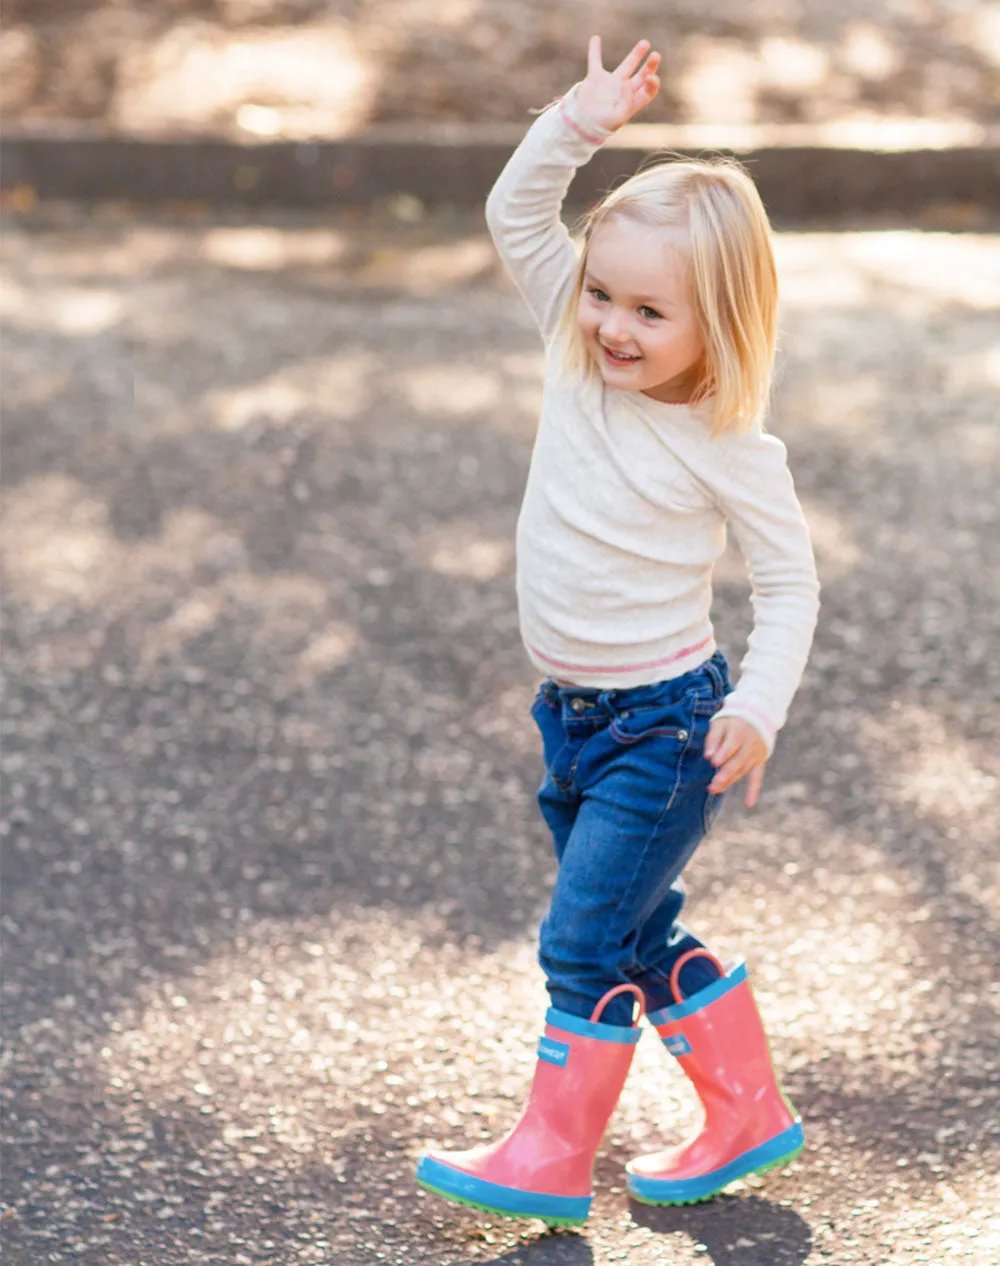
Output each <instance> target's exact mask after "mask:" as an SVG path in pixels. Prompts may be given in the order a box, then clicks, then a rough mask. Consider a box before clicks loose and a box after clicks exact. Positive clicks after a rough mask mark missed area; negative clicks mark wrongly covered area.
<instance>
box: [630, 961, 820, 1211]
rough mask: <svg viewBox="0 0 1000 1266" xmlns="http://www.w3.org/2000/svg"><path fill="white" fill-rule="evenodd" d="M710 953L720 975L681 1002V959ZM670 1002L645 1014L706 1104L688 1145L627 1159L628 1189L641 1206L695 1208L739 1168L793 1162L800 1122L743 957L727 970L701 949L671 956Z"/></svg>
mask: <svg viewBox="0 0 1000 1266" xmlns="http://www.w3.org/2000/svg"><path fill="white" fill-rule="evenodd" d="M696 955H703V956H706V957H708V958H711V959H712V961H713V962H715V963H716V966H717V967H718V968H719V971H720V972H721V973H722V975H721V979H719V980H717V981H715V982H714V983H713V984H711V985H708V986H706V987H705V988H704V989H700V990H699V991H698V993H696V994H693V995H692V996H691V997H690V998H688V999H687V1000H684V999H683V997H682V995H681V993H680V992H679V990H678V986H677V977H678V975H679V973H680V969H681V967H683V965H684V963H686V962H687V960H688V959H689V958H693V957H695V956H696ZM670 987H671V990H672V992H673V995H674V997H675V998H677V999H678V1002H677V1005H676V1006H672V1007H664V1008H663V1010H662V1011H654V1012H653V1013H652V1014H651V1015H650V1017H649V1019H650V1021H651V1022H652V1023H653V1024H654V1025H655V1026H656V1031H657V1033H659V1035H660V1037H661V1038H662V1039H663V1044H664V1045H665V1046H666V1048H667V1050H668V1051H669V1052H670V1054H671V1055H674V1056H676V1057H677V1059H678V1060H679V1062H680V1065H681V1067H682V1068H683V1069H684V1072H685V1073H686V1074H687V1076H688V1078H689V1079H690V1081H691V1084H692V1085H693V1086H694V1088H695V1090H696V1091H697V1093H698V1097H699V1099H700V1100H701V1102H702V1106H703V1107H704V1109H705V1121H704V1125H703V1126H702V1128H701V1130H700V1131H699V1133H698V1134H697V1135H695V1136H694V1137H693V1138H692V1139H690V1140H689V1141H688V1142H686V1143H684V1144H682V1145H681V1146H680V1147H675V1148H672V1149H670V1150H668V1151H664V1152H657V1153H655V1154H654V1155H652V1156H640V1157H638V1158H637V1159H636V1160H633V1161H630V1162H629V1164H628V1166H627V1169H628V1175H629V1177H628V1190H629V1194H630V1195H631V1196H632V1197H633V1198H634V1199H636V1200H638V1201H640V1202H641V1203H643V1204H659V1205H662V1204H695V1203H696V1202H697V1201H699V1200H707V1199H709V1197H710V1196H714V1195H715V1193H716V1192H718V1191H721V1190H722V1188H723V1187H725V1186H727V1185H728V1184H729V1183H731V1182H734V1181H735V1180H736V1179H737V1178H743V1177H744V1176H745V1175H747V1174H753V1173H761V1172H763V1171H764V1170H765V1169H773V1168H775V1167H776V1166H778V1165H784V1164H786V1163H787V1162H788V1161H791V1160H794V1158H795V1157H796V1156H798V1154H799V1153H800V1152H801V1151H802V1148H803V1146H804V1136H803V1133H802V1123H801V1121H800V1120H799V1117H798V1116H797V1114H796V1113H795V1110H794V1109H793V1108H792V1106H791V1104H790V1103H789V1102H788V1100H787V1099H786V1098H785V1096H784V1095H783V1094H782V1092H781V1087H780V1086H779V1085H778V1082H777V1079H776V1077H775V1073H774V1067H773V1065H772V1063H771V1052H770V1049H769V1047H768V1044H767V1037H766V1036H765V1034H764V1029H763V1026H762V1024H761V1020H760V1015H759V1014H758V1012H757V1007H756V1004H755V1003H754V999H753V994H752V993H751V990H750V982H749V981H748V980H747V969H746V965H745V963H743V962H742V961H740V962H739V963H737V964H736V965H735V966H734V967H733V968H731V969H730V970H729V971H728V972H727V971H726V970H725V969H724V968H723V967H722V965H721V964H719V963H718V962H717V960H716V959H715V958H714V957H713V955H711V954H710V953H709V952H708V951H707V950H701V949H697V950H692V951H691V952H690V953H689V954H684V955H683V956H682V957H681V958H679V959H678V960H677V963H676V964H675V966H674V970H673V972H672V973H671V976H670Z"/></svg>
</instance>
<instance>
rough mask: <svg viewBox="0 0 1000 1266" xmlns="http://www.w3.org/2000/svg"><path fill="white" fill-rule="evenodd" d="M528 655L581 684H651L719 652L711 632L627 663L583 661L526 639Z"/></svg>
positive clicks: (544, 667)
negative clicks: (549, 651) (547, 651)
mask: <svg viewBox="0 0 1000 1266" xmlns="http://www.w3.org/2000/svg"><path fill="white" fill-rule="evenodd" d="M524 646H525V650H526V651H527V652H528V658H529V659H530V660H531V662H532V663H533V664H534V666H535V667H536V668H537V669H539V671H540V672H543V673H545V674H547V675H548V676H550V677H554V678H558V679H559V680H560V681H565V682H570V683H571V684H573V685H577V686H600V687H602V688H604V689H614V688H615V687H623V688H624V687H632V686H648V685H651V684H652V683H653V682H656V681H670V680H671V679H673V678H674V677H682V676H683V675H684V674H685V673H688V672H691V671H692V669H694V668H697V667H698V665H699V664H703V663H704V662H705V660H706V659H711V657H712V656H713V655H714V654H715V651H716V645H715V637H714V635H712V634H709V636H708V637H706V638H703V639H702V640H701V641H700V642H696V643H695V644H694V645H693V646H685V647H684V648H683V649H681V650H679V651H674V652H673V653H672V654H669V655H659V656H653V657H650V658H647V659H644V660H639V661H633V662H632V663H625V664H594V663H590V664H580V663H575V662H573V661H572V660H566V659H562V658H556V657H555V656H552V655H547V654H545V652H544V651H541V650H539V649H538V647H537V646H534V645H532V643H531V642H529V641H528V640H527V639H525V642H524Z"/></svg>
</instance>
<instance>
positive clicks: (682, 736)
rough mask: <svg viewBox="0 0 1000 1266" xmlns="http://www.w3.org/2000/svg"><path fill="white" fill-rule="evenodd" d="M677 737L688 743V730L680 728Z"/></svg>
mask: <svg viewBox="0 0 1000 1266" xmlns="http://www.w3.org/2000/svg"><path fill="white" fill-rule="evenodd" d="M677 737H678V738H679V739H680V741H681V742H682V743H686V742H687V741H688V737H689V735H688V732H687V730H678V731H677Z"/></svg>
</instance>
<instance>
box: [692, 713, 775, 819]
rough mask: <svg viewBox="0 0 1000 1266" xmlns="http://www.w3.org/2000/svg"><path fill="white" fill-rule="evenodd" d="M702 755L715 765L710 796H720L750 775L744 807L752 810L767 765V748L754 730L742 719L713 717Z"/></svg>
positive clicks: (758, 794)
mask: <svg viewBox="0 0 1000 1266" xmlns="http://www.w3.org/2000/svg"><path fill="white" fill-rule="evenodd" d="M705 755H706V756H707V757H708V759H709V760H710V761H711V762H712V764H713V765H714V766H715V777H714V778H713V779H712V781H711V783H710V785H709V788H708V789H709V791H710V792H712V794H713V795H720V794H721V793H722V792H723V791H725V790H726V789H727V788H728V787H731V786H732V785H733V783H734V782H739V780H740V779H741V778H742V777H743V776H744V775H745V774H749V775H750V776H749V778H748V779H747V798H746V805H747V808H748V809H752V808H753V807H754V805H755V804H756V803H757V800H758V797H759V796H760V788H761V784H762V783H763V781H764V768H765V766H766V765H767V747H766V746H765V744H764V740H763V739H762V738H761V736H760V734H758V732H757V730H756V729H755V728H754V727H753V726H752V725H751V724H750V722H749V721H744V720H743V719H742V717H716V718H715V720H714V721H713V722H712V724H711V725H710V726H709V729H708V738H707V739H706V740H705Z"/></svg>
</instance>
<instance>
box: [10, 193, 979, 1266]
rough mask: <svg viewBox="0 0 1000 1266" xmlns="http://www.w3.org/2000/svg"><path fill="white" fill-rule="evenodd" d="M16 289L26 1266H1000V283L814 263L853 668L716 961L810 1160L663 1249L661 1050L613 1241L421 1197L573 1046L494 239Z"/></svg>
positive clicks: (285, 225)
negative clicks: (541, 799) (519, 597)
mask: <svg viewBox="0 0 1000 1266" xmlns="http://www.w3.org/2000/svg"><path fill="white" fill-rule="evenodd" d="M6 256H7V263H6V279H5V282H4V289H3V302H4V306H5V308H6V312H7V320H8V330H9V332H8V334H7V336H6V338H5V342H4V361H5V363H4V371H5V372H4V387H5V393H6V399H5V408H4V422H5V453H4V456H5V474H6V481H7V485H8V487H7V491H6V498H5V506H4V536H3V539H4V548H5V551H6V565H5V566H6V579H5V598H6V603H7V615H6V623H5V640H6V655H5V660H6V668H7V673H8V675H9V687H8V700H7V705H6V742H5V746H4V758H3V759H4V764H5V770H6V777H7V792H6V797H5V805H6V811H7V826H6V835H7V838H6V841H5V843H6V847H7V876H6V890H5V900H4V915H3V926H4V931H5V938H6V944H7V954H8V962H7V969H6V991H7V992H6V1005H5V1023H6V1026H7V1029H8V1039H9V1045H8V1048H7V1051H8V1053H7V1065H6V1091H5V1093H6V1095H7V1104H6V1132H7V1139H8V1149H7V1158H6V1185H7V1191H6V1197H7V1201H8V1204H7V1206H6V1213H5V1214H4V1215H3V1221H2V1223H0V1229H2V1231H3V1233H4V1235H5V1238H6V1244H7V1247H6V1256H5V1261H6V1262H8V1263H9V1264H10V1266H29V1264H30V1266H42V1264H43V1263H49V1262H53V1263H62V1262H83V1263H87V1266H126V1264H127V1266H140V1264H142V1266H175V1264H177V1266H179V1264H181V1263H220V1264H223V1266H242V1264H243V1263H271V1264H272V1266H299V1264H300V1263H309V1264H317V1266H318V1264H319V1263H326V1264H330V1263H336V1266H370V1264H374V1263H379V1262H386V1263H394V1264H396V1266H459V1264H465V1263H467V1264H470V1266H471V1264H472V1263H480V1262H491V1263H496V1264H497V1266H515V1264H518V1266H556V1264H559V1266H606V1264H610V1263H614V1262H626V1263H630V1264H634V1266H652V1264H653V1263H670V1264H671V1266H688V1264H689V1263H699V1262H711V1263H714V1264H715V1266H804V1264H807V1263H808V1264H809V1266H813V1264H818V1263H835V1264H836V1266H853V1264H855V1263H858V1264H861V1263H864V1264H865V1266H890V1264H891V1266H895V1264H897V1263H899V1264H900V1266H910V1264H911V1263H913V1264H915V1263H935V1264H937V1263H944V1264H950V1263H951V1262H953V1261H954V1262H961V1263H967V1264H972V1263H975V1266H991V1264H993V1263H995V1262H996V1261H997V1259H998V1257H1000V1218H998V1215H997V1212H996V1210H997V1208H998V1186H997V1174H998V1170H1000V1080H998V1079H1000V1024H998V1010H1000V985H998V983H997V973H996V963H997V960H998V956H1000V919H998V915H997V911H998V910H1000V853H998V837H1000V811H998V801H1000V796H998V782H997V779H998V775H1000V703H998V700H1000V666H998V664H1000V661H998V657H997V654H996V612H997V608H998V603H1000V572H998V568H997V559H996V541H997V540H998V532H1000V525H998V521H997V513H998V512H997V492H996V490H997V486H998V475H1000V459H998V435H1000V432H998V428H997V420H998V396H1000V321H998V317H997V314H996V311H995V302H996V296H997V294H998V293H1000V239H998V238H996V237H990V236H985V235H984V236H971V235H970V236H956V237H950V236H946V235H932V234H927V235H920V234H916V233H906V232H899V233H888V234H882V235H880V234H874V233H873V234H868V233H863V232H859V233H840V234H830V235H822V234H810V235H796V234H786V235H783V236H782V238H781V240H780V242H779V256H780V265H781V271H782V274H783V277H784V282H785V296H786V304H785V317H784V328H785V334H784V369H783V374H782V379H781V383H780V387H779V392H778V403H777V408H776V412H775V417H774V423H773V429H774V430H775V431H776V432H777V433H778V434H779V435H781V436H782V437H783V438H784V439H785V440H786V441H787V443H788V445H789V449H790V452H791V458H792V462H793V466H794V469H795V471H796V474H797V479H798V485H799V488H800V492H801V495H802V499H803V502H804V505H805V507H806V510H807V513H808V516H809V519H810V521H811V523H812V526H813V529H814V532H815V540H816V547H817V552H818V557H819V564H820V569H821V573H822V579H823V582H824V603H823V612H822V620H821V626H820V630H819V635H818V640H817V644H816V648H815V653H814V655H813V658H812V662H811V665H810V668H809V670H808V674H807V677H806V680H805V682H804V684H803V687H802V690H801V693H800V695H799V696H798V698H797V701H796V704H795V708H794V714H793V717H792V720H791V722H790V724H789V726H788V728H787V729H786V731H785V732H784V734H783V735H782V738H781V741H780V743H779V747H778V750H777V753H776V755H775V757H774V759H773V761H772V764H771V768H770V769H769V773H768V779H767V782H766V786H765V795H764V798H763V800H762V803H761V805H760V806H759V808H758V809H757V810H755V811H752V812H751V811H748V810H746V809H745V808H744V807H743V806H742V805H741V804H740V803H738V802H736V801H733V800H731V802H730V804H729V806H728V807H727V810H726V813H725V814H724V815H723V818H722V820H721V822H720V825H719V827H718V829H717V832H716V834H715V835H714V837H713V839H712V841H711V843H709V844H707V845H706V847H705V848H704V850H703V852H702V853H701V854H700V855H699V856H698V858H697V859H696V861H695V863H694V864H693V866H692V867H691V870H690V889H691V892H692V900H691V906H690V913H691V920H692V922H693V924H694V925H695V926H696V927H697V928H698V929H700V930H701V931H702V932H704V933H706V934H708V935H710V936H711V938H712V940H713V942H714V943H715V945H716V946H717V947H718V948H719V950H720V951H721V952H722V953H723V954H724V955H731V954H735V953H738V952H745V953H746V954H747V956H748V958H749V959H750V962H751V967H752V970H753V973H754V979H755V981H756V984H757V989H758V994H759V998H760V1001H761V1004H762V1007H763V1010H764V1012H765V1014H766V1015H767V1017H768V1018H769V1020H770V1026H771V1030H772V1035H773V1045H774V1048H775V1051H776V1054H777V1057H778V1059H779V1061H780V1063H781V1066H782V1067H783V1068H784V1069H785V1070H786V1077H785V1084H786V1089H787V1090H788V1092H789V1094H790V1095H791V1097H792V1098H793V1100H794V1101H795V1103H796V1104H797V1106H798V1107H799V1109H800V1110H801V1112H802V1113H803V1116H804V1117H805V1119H806V1122H807V1127H808V1131H809V1136H810V1139H811V1143H812V1146H811V1148H810V1149H809V1150H808V1151H807V1153H806V1154H805V1155H804V1157H803V1158H802V1159H801V1160H800V1161H799V1162H798V1163H796V1164H795V1165H794V1166H793V1167H792V1169H791V1170H790V1171H788V1172H786V1173H784V1174H780V1175H773V1176H768V1177H767V1178H766V1179H765V1180H762V1181H755V1182H751V1183H747V1184H745V1185H744V1186H743V1187H742V1188H741V1189H737V1190H736V1191H735V1192H734V1193H733V1194H732V1195H731V1196H727V1197H726V1198H724V1199H721V1200H718V1201H716V1202H714V1203H712V1204H710V1205H707V1206H702V1207H695V1208H691V1209H681V1210H662V1211H648V1210H643V1209H641V1208H639V1207H632V1208H630V1207H629V1205H628V1202H627V1200H626V1198H625V1196H624V1194H623V1191H622V1167H623V1165H624V1163H625V1161H626V1160H627V1159H628V1158H629V1156H630V1155H632V1154H634V1153H635V1152H636V1150H638V1149H646V1148H648V1147H650V1146H652V1145H654V1144H658V1143H659V1142H660V1141H661V1140H665V1139H669V1138H671V1137H673V1136H674V1133H675V1131H676V1129H677V1128H678V1127H682V1126H684V1125H685V1124H687V1123H689V1122H690V1119H691V1115H692V1106H691V1103H690V1101H689V1099H688V1097H687V1094H686V1092H685V1090H684V1088H683V1086H682V1085H681V1084H680V1083H679V1081H678V1079H677V1076H676V1070H675V1069H672V1068H670V1067H668V1065H667V1061H666V1059H665V1057H664V1056H663V1055H662V1053H661V1051H660V1050H659V1049H657V1044H656V1043H655V1042H654V1041H653V1040H652V1039H650V1038H649V1037H647V1038H646V1039H644V1041H643V1042H642V1043H641V1044H640V1048H639V1055H638V1061H637V1066H636V1070H635V1073H634V1075H633V1076H632V1078H631V1080H630V1083H629V1085H628V1087H627V1091H626V1094H625V1098H624V1100H623V1102H622V1105H621V1107H620V1110H619V1111H618V1113H617V1115H616V1117H615V1118H614V1121H613V1123H612V1126H611V1128H610V1130H609V1133H608V1135H607V1138H606V1140H605V1146H604V1148H603V1151H602V1154H601V1156H600V1159H599V1163H598V1174H597V1176H598V1182H599V1193H598V1196H597V1200H596V1202H595V1214H594V1217H593V1219H592V1222H591V1224H590V1226H589V1227H588V1228H587V1230H586V1231H585V1232H583V1233H580V1234H577V1233H572V1232H560V1233H557V1234H543V1233H542V1230H541V1227H540V1225H539V1224H536V1223H526V1224H523V1225H519V1224H514V1223H504V1222H500V1221H495V1220H491V1219H488V1218H482V1219H480V1218H477V1217H476V1216H475V1215H474V1214H473V1213H471V1212H468V1211H463V1210H458V1209H454V1208H452V1207H451V1206H448V1205H446V1204H444V1203H441V1202H438V1201H436V1200H434V1199H432V1198H431V1197H429V1196H425V1195H424V1194H423V1193H419V1194H418V1193H417V1192H416V1191H415V1190H414V1187H413V1185H412V1182H411V1171H412V1166H413V1163H414V1159H415V1157H416V1154H417V1151H418V1149H419V1147H420V1145H421V1142H422V1141H423V1140H425V1139H432V1138H433V1139H438V1140H441V1141H454V1140H458V1139H468V1138H478V1137H481V1136H486V1135H487V1134H491V1133H495V1132H496V1131H497V1130H499V1129H501V1128H502V1127H503V1126H504V1125H505V1124H506V1123H508V1122H509V1121H510V1120H511V1119H512V1117H513V1116H514V1114H515V1112H516V1109H517V1105H518V1102H519V1100H520V1097H521V1094H522V1092H523V1089H524V1086H525V1083H526V1080H527V1078H528V1076H529V1074H530V1068H531V1062H532V1050H533V1047H534V1039H535V1035H536V1033H537V1028H538V1023H539V1019H540V1015H541V1010H542V1007H543V1005H544V997H543V991H542V988H541V983H540V980H539V977H538V974H537V971H536V970H535V967H534V951H533V938H534V933H535V928H536V925H537V921H538V918H539V916H540V913H541V912H542V910H543V908H544V904H545V900H546V893H547V891H548V888H549V885H550V883H551V881H552V873H553V871H552V864H551V861H550V858H549V852H548V845H547V842H546V840H545V837H544V834H543V831H542V828H541V826H540V823H539V821H538V819H537V818H536V814H535V809H534V806H533V802H532V793H533V788H534V785H535V783H536V781H537V778H538V758H537V754H536V750H535V741H534V736H533V735H532V733H531V732H530V729H529V726H528V724H526V720H525V718H526V712H527V708H528V705H529V702H530V699H531V693H532V689H533V678H532V673H531V670H530V669H529V667H528V666H527V664H526V662H525V660H524V659H523V657H522V653H521V650H520V648H519V645H518V640H517V630H516V621H515V613H514V607H513V595H512V577H511V539H512V532H513V526H514V519H515V515H516V511H517V505H518V499H519V493H520V490H521V487H522V484H523V481H524V477H525V472H526V467H527V462H528V456H529V447H530V442H531V435H532V427H533V420H534V417H535V412H536V407H537V402H538V389H539V381H540V373H541V362H540V358H539V353H538V348H537V345H536V340H535V337H534V334H533V332H532V330H531V329H530V328H529V325H528V321H527V318H526V316H525V313H524V311H523V310H522V307H521V304H520V301H519V299H518V298H517V296H516V295H515V294H514V292H513V291H512V289H511V288H510V286H509V285H507V284H506V282H503V281H501V280H500V279H498V277H497V275H496V272H495V268H494V264H493V256H492V253H491V251H490V248H489V245H488V243H487V242H486V241H485V240H484V238H483V236H482V233H481V225H480V223H479V222H478V221H477V220H466V219H459V218H450V219H449V218H442V219H440V220H436V221H434V222H432V223H429V224H422V225H417V226H415V227H412V228H408V229H404V228H401V227H396V228H393V229H391V230H387V229H386V227H385V226H383V225H379V224H372V223H367V222H360V221H357V220H346V219H345V220H337V221H332V222H331V221H330V220H323V219H320V218H315V219H311V220H308V219H302V218H299V219H290V218H288V219H284V220H281V221H275V222H273V223H272V224H270V225H262V226H249V227H241V226H240V225H238V224H236V223H228V224H227V223H225V222H222V221H215V222H204V221H191V222H189V223H187V224H176V223H174V224H171V223H168V222H165V221H160V222H158V221H156V220H153V219H150V220H148V221H145V222H134V221H131V220H128V219H124V218H118V219H116V218H108V216H107V214H105V215H104V217H103V218H102V216H101V215H100V214H97V213H94V214H92V215H88V216H83V215H77V214H75V213H71V212H65V213H60V212H57V211H51V210H46V211H45V212H44V213H39V214H38V215H37V216H35V217H34V218H31V219H27V220H22V221H20V222H17V223H14V224H12V225H11V226H10V228H9V230H8V232H7V235H6ZM133 390H134V396H133ZM718 581H719V583H718V586H717V595H716V607H715V615H716V618H717V623H718V626H719V630H720V634H721V640H722V644H723V646H724V648H725V649H726V650H727V653H729V654H730V657H731V659H733V660H734V661H735V663H738V660H739V656H740V648H741V646H742V644H743V640H744V638H745V635H746V632H747V628H748V618H749V617H748V609H747V603H746V597H747V588H746V582H745V579H744V576H743V573H742V569H741V566H740V563H739V559H738V556H735V555H734V556H732V557H727V559H726V560H724V566H723V567H722V568H721V569H720V573H719V577H718Z"/></svg>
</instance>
